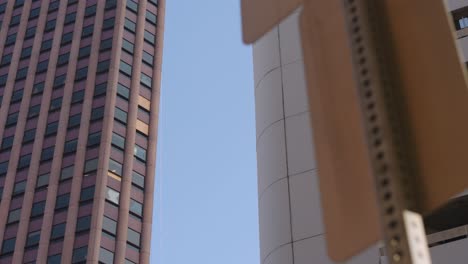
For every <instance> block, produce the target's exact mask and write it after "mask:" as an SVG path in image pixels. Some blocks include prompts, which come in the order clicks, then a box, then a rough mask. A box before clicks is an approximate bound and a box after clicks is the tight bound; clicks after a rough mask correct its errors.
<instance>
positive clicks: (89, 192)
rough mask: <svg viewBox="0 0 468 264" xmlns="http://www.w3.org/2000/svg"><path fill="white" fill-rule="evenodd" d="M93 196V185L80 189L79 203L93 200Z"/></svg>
mask: <svg viewBox="0 0 468 264" xmlns="http://www.w3.org/2000/svg"><path fill="white" fill-rule="evenodd" d="M93 198H94V186H91V187H88V188H84V189H81V192H80V203H83V202H86V201H90V200H93Z"/></svg>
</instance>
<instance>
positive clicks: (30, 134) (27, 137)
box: [23, 128, 36, 143]
mask: <svg viewBox="0 0 468 264" xmlns="http://www.w3.org/2000/svg"><path fill="white" fill-rule="evenodd" d="M35 137H36V129H35V128H33V129H29V130H26V131H24V136H23V143H29V142H31V141H33V140H34V138H35Z"/></svg>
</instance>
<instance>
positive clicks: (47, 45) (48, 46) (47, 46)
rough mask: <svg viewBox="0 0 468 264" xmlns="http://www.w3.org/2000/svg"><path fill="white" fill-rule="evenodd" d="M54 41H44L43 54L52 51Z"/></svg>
mask: <svg viewBox="0 0 468 264" xmlns="http://www.w3.org/2000/svg"><path fill="white" fill-rule="evenodd" d="M64 36H65V35H64ZM52 41H53V39H48V40H44V41H43V42H42V46H41V52H44V51H48V50H50V49H51V48H52Z"/></svg>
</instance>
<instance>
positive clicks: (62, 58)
mask: <svg viewBox="0 0 468 264" xmlns="http://www.w3.org/2000/svg"><path fill="white" fill-rule="evenodd" d="M69 57H70V53H68V52H67V53H65V54H62V55H60V56H58V59H57V66H61V65H64V64H67V63H68V59H69Z"/></svg>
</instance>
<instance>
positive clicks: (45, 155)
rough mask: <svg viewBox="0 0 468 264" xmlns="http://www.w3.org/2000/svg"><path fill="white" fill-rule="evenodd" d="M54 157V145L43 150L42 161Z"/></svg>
mask: <svg viewBox="0 0 468 264" xmlns="http://www.w3.org/2000/svg"><path fill="white" fill-rule="evenodd" d="M53 157H54V147H53V146H52V147H49V148H46V149H43V150H42V153H41V161H46V160H51V159H52V158H53Z"/></svg>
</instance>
